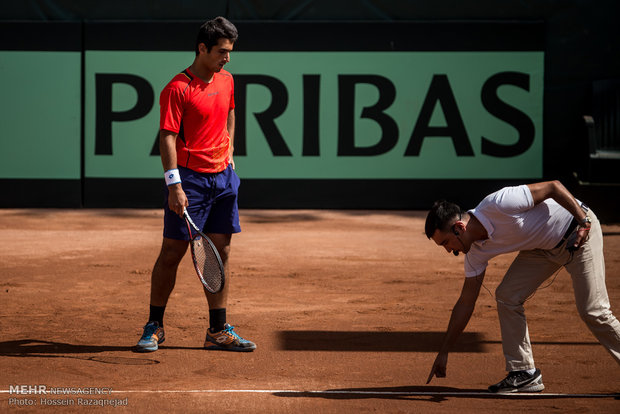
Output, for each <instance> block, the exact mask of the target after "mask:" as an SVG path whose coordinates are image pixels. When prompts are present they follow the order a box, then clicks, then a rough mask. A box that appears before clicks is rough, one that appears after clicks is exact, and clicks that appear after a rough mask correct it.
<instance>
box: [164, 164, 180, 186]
mask: <svg viewBox="0 0 620 414" xmlns="http://www.w3.org/2000/svg"><path fill="white" fill-rule="evenodd" d="M164 179H165V180H166V185H172V184H178V183H180V182H181V175H180V174H179V169H178V168H175V169H172V170H168V171H166V172H165V173H164Z"/></svg>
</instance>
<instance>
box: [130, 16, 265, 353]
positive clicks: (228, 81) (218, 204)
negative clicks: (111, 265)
mask: <svg viewBox="0 0 620 414" xmlns="http://www.w3.org/2000/svg"><path fill="white" fill-rule="evenodd" d="M237 37H238V34H237V28H236V27H235V26H234V25H233V24H232V23H231V22H230V21H228V20H227V19H225V18H223V17H216V18H215V19H213V20H209V21H207V22H206V23H204V24H203V25H202V26H201V27H200V30H199V32H198V36H197V38H196V57H195V59H194V62H193V63H192V65H191V66H190V67H188V68H187V69H185V70H183V71H182V72H181V73H179V74H178V75H176V76H175V77H174V78H173V79H172V80H171V81H170V82H169V83H168V85H166V87H165V88H164V89H163V91H162V92H161V95H160V109H161V113H160V133H159V146H160V152H161V160H162V164H163V167H164V171H165V174H164V177H165V180H166V185H167V187H168V196H167V202H166V203H165V206H164V238H163V243H162V248H161V252H160V254H159V257H158V258H157V261H156V262H155V266H154V268H153V273H152V277H151V298H150V314H149V320H148V322H147V324H146V326H144V331H143V334H142V337H141V338H140V340H139V341H138V344H137V346H136V349H137V350H138V351H142V352H152V351H156V350H157V349H158V345H159V344H161V343H162V342H164V339H165V336H164V323H163V317H164V311H165V309H166V304H167V302H168V298H169V297H170V294H171V293H172V290H173V288H174V284H175V280H176V273H177V268H178V266H179V263H180V262H181V259H182V258H183V256H184V255H185V253H186V251H187V247H188V245H189V239H190V235H189V234H188V229H187V226H186V224H185V221H184V220H183V218H182V217H183V209H184V208H187V211H188V213H189V215H190V216H191V217H192V219H193V221H194V222H195V223H196V225H198V226H199V227H201V228H202V229H203V230H204V232H205V233H206V234H207V235H208V236H209V238H210V239H211V240H212V241H213V243H214V244H215V246H216V247H217V249H218V251H219V253H220V256H221V258H222V262H223V264H224V268H225V269H226V270H227V269H228V257H229V253H230V241H231V237H232V234H233V233H238V232H240V231H241V227H240V226H239V212H238V207H237V194H238V189H239V177H238V176H237V174H236V173H235V171H234V162H233V149H234V145H233V143H234V131H235V111H234V108H235V99H234V81H233V77H232V75H231V74H230V73H229V72H227V71H226V70H224V65H226V64H227V63H228V62H229V61H230V53H231V52H232V50H233V45H234V43H235V41H236V40H237ZM226 273H227V277H228V281H229V280H230V273H229V272H226ZM229 286H230V284H229V283H226V284H225V286H224V288H223V289H222V291H221V292H219V293H217V294H211V293H208V292H207V291H205V296H206V298H207V302H208V304H209V328H208V330H207V334H206V338H205V342H204V347H205V348H207V349H219V350H228V351H253V350H254V349H256V345H255V344H254V343H253V342H251V341H248V340H246V339H243V338H241V337H240V336H239V335H238V334H237V333H236V332H235V331H234V329H233V327H232V326H231V325H229V324H228V323H227V322H226V305H227V299H228V289H229Z"/></svg>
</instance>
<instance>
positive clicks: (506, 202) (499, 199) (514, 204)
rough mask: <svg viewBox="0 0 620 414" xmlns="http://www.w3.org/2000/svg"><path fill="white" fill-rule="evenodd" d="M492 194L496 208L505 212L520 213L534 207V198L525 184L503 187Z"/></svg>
mask: <svg viewBox="0 0 620 414" xmlns="http://www.w3.org/2000/svg"><path fill="white" fill-rule="evenodd" d="M494 196H495V197H494V198H495V200H493V202H494V204H495V205H496V206H497V209H498V210H500V211H502V212H504V213H507V214H515V213H520V212H522V211H527V210H529V209H531V208H532V207H534V198H533V197H532V192H531V191H530V189H529V188H528V186H527V185H519V186H515V187H505V188H503V189H502V190H500V191H498V192H497V193H495V194H494Z"/></svg>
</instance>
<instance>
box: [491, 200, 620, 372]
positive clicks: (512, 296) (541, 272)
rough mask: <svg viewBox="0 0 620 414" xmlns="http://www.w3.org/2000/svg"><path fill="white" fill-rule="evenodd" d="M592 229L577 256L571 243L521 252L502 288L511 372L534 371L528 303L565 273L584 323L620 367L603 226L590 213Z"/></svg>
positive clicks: (500, 306) (618, 325)
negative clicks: (556, 275) (551, 279)
mask: <svg viewBox="0 0 620 414" xmlns="http://www.w3.org/2000/svg"><path fill="white" fill-rule="evenodd" d="M590 217H591V219H592V228H591V229H590V233H589V238H588V241H587V242H586V243H585V244H584V245H583V246H582V247H581V248H580V249H579V250H577V251H576V252H574V253H573V254H572V257H571V253H570V252H569V251H568V250H566V242H564V243H563V244H562V246H560V247H558V248H556V249H552V250H542V249H536V250H527V251H522V252H520V253H519V254H518V255H517V257H516V258H515V260H514V262H513V263H512V264H511V265H510V268H509V269H508V271H507V272H506V275H505V276H504V280H502V282H501V283H500V285H499V286H498V287H497V290H496V293H495V298H496V300H497V313H498V315H499V322H500V327H501V332H502V347H503V350H504V356H505V357H506V370H507V371H518V370H526V369H532V368H534V367H535V366H534V357H533V355H532V346H531V344H530V335H529V333H528V329H527V321H526V319H525V310H524V307H523V304H524V302H525V301H526V300H527V298H529V297H530V296H531V295H532V294H533V293H534V292H536V289H537V288H538V287H539V286H540V285H541V284H542V283H543V282H544V281H545V280H547V279H548V278H549V277H551V276H552V275H553V274H554V273H555V272H556V271H557V270H558V269H559V268H560V267H562V266H564V267H565V268H566V270H567V271H568V273H569V274H570V275H571V278H572V280H573V290H574V292H575V302H576V304H577V310H578V311H579V315H580V316H581V319H583V321H584V322H585V323H586V325H587V326H588V328H589V329H590V330H591V331H592V333H593V334H594V336H595V337H596V338H597V339H598V340H599V342H600V343H601V344H602V345H603V346H604V347H605V348H606V349H607V351H609V353H610V354H611V356H612V357H613V358H614V359H615V360H616V362H618V363H619V364H620V322H618V320H617V319H616V317H615V316H614V315H613V314H612V312H611V310H610V305H609V297H608V295H607V287H606V286H605V259H604V258H603V233H602V231H601V225H600V223H599V221H598V219H597V218H596V216H595V215H594V213H593V212H591V211H590Z"/></svg>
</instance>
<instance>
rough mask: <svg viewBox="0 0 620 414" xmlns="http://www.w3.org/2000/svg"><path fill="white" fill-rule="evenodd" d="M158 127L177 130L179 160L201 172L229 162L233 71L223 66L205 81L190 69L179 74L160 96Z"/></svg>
mask: <svg viewBox="0 0 620 414" xmlns="http://www.w3.org/2000/svg"><path fill="white" fill-rule="evenodd" d="M159 105H160V120H159V128H160V129H165V130H167V131H171V132H174V133H177V134H178V137H177V141H176V149H177V164H178V165H180V166H182V167H186V168H189V169H191V170H194V171H196V172H200V173H216V172H220V171H223V170H225V169H226V167H227V166H228V155H229V150H230V136H229V135H228V128H227V122H228V113H229V111H230V110H232V109H233V108H234V107H235V98H234V81H233V77H232V75H231V74H230V73H229V72H227V71H225V70H223V69H222V70H221V71H220V72H219V73H215V74H213V79H212V80H211V82H209V83H206V82H204V81H203V80H202V79H200V78H198V77H197V76H195V75H193V74H192V73H191V72H190V71H189V69H186V70H184V71H183V72H181V73H179V74H178V75H176V76H175V77H174V78H173V79H172V80H171V81H170V82H169V83H168V84H167V85H166V87H165V88H164V89H163V90H162V92H161V94H160V96H159Z"/></svg>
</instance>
